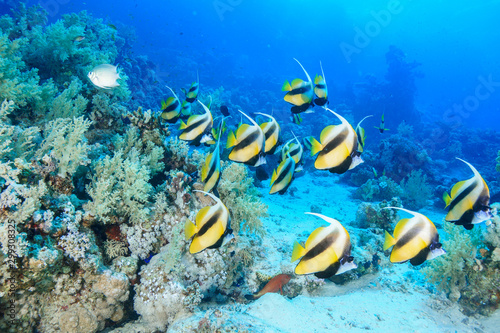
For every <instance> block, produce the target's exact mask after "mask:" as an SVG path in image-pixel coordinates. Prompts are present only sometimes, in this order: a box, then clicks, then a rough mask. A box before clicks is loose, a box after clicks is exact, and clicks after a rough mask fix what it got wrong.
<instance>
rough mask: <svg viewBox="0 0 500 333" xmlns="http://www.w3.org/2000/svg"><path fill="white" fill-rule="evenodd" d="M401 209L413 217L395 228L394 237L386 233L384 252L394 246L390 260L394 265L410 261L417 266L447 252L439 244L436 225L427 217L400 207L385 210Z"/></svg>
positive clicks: (402, 220) (400, 222) (402, 221)
mask: <svg viewBox="0 0 500 333" xmlns="http://www.w3.org/2000/svg"><path fill="white" fill-rule="evenodd" d="M389 208H394V209H399V210H402V211H404V212H407V213H409V214H411V215H413V217H412V218H409V219H401V220H400V221H399V222H398V224H397V225H396V228H394V237H393V236H391V235H390V234H389V233H388V232H387V231H386V232H385V241H384V251H385V250H387V249H389V248H390V247H391V246H394V247H393V248H392V251H391V256H390V258H389V260H390V261H391V262H394V263H400V262H405V261H407V260H410V264H412V265H413V266H417V265H420V264H422V263H423V262H424V261H426V260H431V259H433V258H436V257H438V256H440V255H443V254H445V253H446V252H445V251H444V250H443V249H442V248H441V243H439V234H438V232H437V229H436V227H435V226H434V223H432V221H431V220H429V219H428V218H427V217H426V216H425V215H422V214H420V213H417V212H413V211H411V210H407V209H404V208H399V207H384V208H383V209H389Z"/></svg>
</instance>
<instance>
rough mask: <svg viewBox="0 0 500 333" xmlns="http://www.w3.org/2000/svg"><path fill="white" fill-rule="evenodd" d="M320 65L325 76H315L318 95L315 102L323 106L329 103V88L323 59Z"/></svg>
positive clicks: (315, 93)
mask: <svg viewBox="0 0 500 333" xmlns="http://www.w3.org/2000/svg"><path fill="white" fill-rule="evenodd" d="M319 66H320V67H321V74H323V76H321V75H316V77H315V78H314V95H316V98H315V99H314V104H316V105H318V106H323V105H325V104H327V103H328V88H327V86H326V77H325V72H323V65H322V64H321V61H320V62H319Z"/></svg>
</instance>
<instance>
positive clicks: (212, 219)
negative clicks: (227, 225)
mask: <svg viewBox="0 0 500 333" xmlns="http://www.w3.org/2000/svg"><path fill="white" fill-rule="evenodd" d="M221 214H222V212H221V211H220V210H217V211H216V212H215V213H214V214H213V215H212V216H210V218H209V219H208V221H207V222H206V223H205V224H204V225H203V226H202V227H201V228H200V230H199V231H198V234H197V235H198V237H201V236H203V235H204V234H205V233H206V232H207V231H208V230H209V229H210V228H212V227H213V226H214V225H215V223H217V221H218V220H219V218H220V217H221Z"/></svg>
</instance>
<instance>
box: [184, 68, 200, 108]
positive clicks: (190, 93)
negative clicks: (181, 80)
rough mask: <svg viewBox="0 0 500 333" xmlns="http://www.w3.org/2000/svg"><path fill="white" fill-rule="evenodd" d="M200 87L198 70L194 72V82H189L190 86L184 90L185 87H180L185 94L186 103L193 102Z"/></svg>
mask: <svg viewBox="0 0 500 333" xmlns="http://www.w3.org/2000/svg"><path fill="white" fill-rule="evenodd" d="M199 89H200V77H199V76H198V72H196V82H193V83H191V86H190V87H189V89H188V90H187V91H186V89H182V91H183V92H184V95H186V101H187V102H188V103H194V101H196V99H197V98H198V91H199Z"/></svg>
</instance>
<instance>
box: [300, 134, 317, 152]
mask: <svg viewBox="0 0 500 333" xmlns="http://www.w3.org/2000/svg"><path fill="white" fill-rule="evenodd" d="M313 140H314V137H313V136H306V137H305V138H303V139H302V143H303V144H304V147H306V148H307V149H309V150H311V148H312V141H313Z"/></svg>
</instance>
